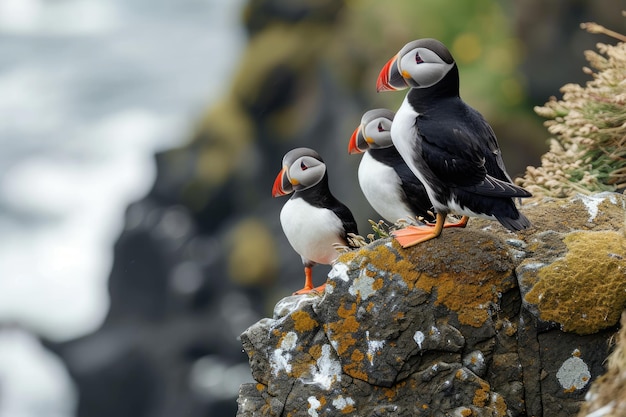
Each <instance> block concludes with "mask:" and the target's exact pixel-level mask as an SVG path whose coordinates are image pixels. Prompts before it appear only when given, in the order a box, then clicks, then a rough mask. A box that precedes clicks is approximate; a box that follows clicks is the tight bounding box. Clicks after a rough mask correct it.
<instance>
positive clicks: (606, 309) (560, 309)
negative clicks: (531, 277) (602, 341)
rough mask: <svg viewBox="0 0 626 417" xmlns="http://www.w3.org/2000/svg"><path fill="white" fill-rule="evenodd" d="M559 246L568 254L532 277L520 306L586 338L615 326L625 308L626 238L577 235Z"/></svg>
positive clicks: (608, 233) (609, 233)
mask: <svg viewBox="0 0 626 417" xmlns="http://www.w3.org/2000/svg"><path fill="white" fill-rule="evenodd" d="M563 242H564V243H565V244H566V246H567V249H568V252H567V253H566V254H565V256H564V257H563V258H561V259H558V260H556V261H555V262H553V263H552V264H550V265H548V266H545V267H543V268H541V269H539V270H538V271H537V275H538V278H539V279H538V280H537V283H536V284H535V285H534V286H533V288H532V289H531V290H530V291H529V292H528V294H526V297H525V299H526V301H527V302H529V303H531V304H535V305H537V307H538V310H539V315H540V318H541V319H542V320H545V321H553V322H557V323H560V324H561V325H562V328H563V330H564V331H567V332H574V333H578V334H591V333H595V332H597V331H599V330H601V329H605V328H607V327H611V326H613V325H615V324H616V323H617V321H618V320H619V317H620V313H621V312H622V311H623V309H624V306H625V305H626V237H624V235H623V234H621V233H618V232H613V231H598V232H590V231H580V232H573V233H570V234H568V235H567V236H566V237H565V239H564V240H563Z"/></svg>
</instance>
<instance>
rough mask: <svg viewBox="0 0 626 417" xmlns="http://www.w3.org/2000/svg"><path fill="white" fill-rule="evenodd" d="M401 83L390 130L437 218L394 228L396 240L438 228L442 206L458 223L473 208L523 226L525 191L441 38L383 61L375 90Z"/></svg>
mask: <svg viewBox="0 0 626 417" xmlns="http://www.w3.org/2000/svg"><path fill="white" fill-rule="evenodd" d="M405 88H410V90H409V92H408V94H407V95H406V97H405V99H404V102H403V103H402V105H401V106H400V109H399V110H398V111H397V112H396V116H395V118H394V121H393V124H392V128H391V137H392V140H393V144H394V146H395V147H396V149H397V150H398V152H399V153H400V155H402V158H403V159H404V160H405V162H406V163H407V165H408V166H409V167H410V168H411V171H412V172H413V173H414V174H415V175H416V176H417V177H418V178H419V179H420V181H421V182H422V183H423V184H424V186H425V187H426V190H427V192H428V195H429V197H430V200H431V202H432V203H433V206H434V208H435V211H436V212H437V222H436V224H435V227H434V228H415V227H413V228H407V229H403V230H400V231H397V232H395V233H394V236H395V237H396V238H397V239H398V241H399V242H400V243H401V244H402V245H403V246H405V247H408V246H412V245H414V244H417V243H420V242H423V241H426V240H429V239H432V238H434V237H437V236H439V234H440V233H441V230H442V228H443V225H444V222H445V217H446V215H447V214H448V213H456V214H460V215H463V216H464V217H463V219H462V220H461V224H464V222H466V221H467V218H468V217H467V216H473V217H482V218H488V219H492V220H497V221H499V222H500V224H502V225H503V226H504V227H506V228H507V229H509V230H514V231H516V230H522V229H525V228H527V227H529V226H530V222H529V221H528V219H527V218H526V217H525V216H524V215H523V214H522V213H520V212H519V211H518V209H517V207H516V206H515V201H514V200H515V199H516V198H523V197H530V196H531V194H530V193H529V192H528V191H526V190H524V189H523V188H521V187H518V186H516V185H514V184H513V183H512V181H511V178H510V177H509V175H508V174H507V172H506V169H505V167H504V162H503V160H502V156H501V154H500V148H499V147H498V142H497V139H496V136H495V134H494V132H493V130H492V129H491V127H490V126H489V124H488V123H487V122H486V121H485V119H484V118H483V116H482V115H481V114H480V113H478V111H476V110H474V109H473V108H471V107H470V106H468V105H467V104H466V103H465V102H463V100H462V99H461V98H460V96H459V72H458V67H457V65H456V62H455V61H454V59H453V57H452V55H451V54H450V52H449V51H448V49H447V48H446V47H445V46H444V45H443V44H442V43H441V42H439V41H437V40H435V39H420V40H417V41H413V42H410V43H408V44H406V45H405V46H404V47H403V48H402V49H401V50H400V52H398V54H397V55H396V56H394V57H393V58H391V59H390V60H389V61H388V62H387V64H386V65H385V66H384V67H383V69H382V71H381V72H380V75H379V77H378V81H377V90H378V91H387V90H401V89H405Z"/></svg>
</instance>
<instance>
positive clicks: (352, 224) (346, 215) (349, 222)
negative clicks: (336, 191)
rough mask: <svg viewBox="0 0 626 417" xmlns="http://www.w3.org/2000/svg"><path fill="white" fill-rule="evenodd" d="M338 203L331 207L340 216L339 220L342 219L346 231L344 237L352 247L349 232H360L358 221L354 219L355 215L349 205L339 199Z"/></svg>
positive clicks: (356, 233)
mask: <svg viewBox="0 0 626 417" xmlns="http://www.w3.org/2000/svg"><path fill="white" fill-rule="evenodd" d="M337 203H338V204H337V205H333V206H332V207H329V208H330V209H331V210H332V211H333V213H335V214H336V215H337V217H339V220H341V223H342V224H343V230H344V231H345V233H344V234H343V236H342V237H343V239H344V240H345V241H346V242H348V246H350V247H352V246H351V245H350V241H349V240H348V233H354V234H355V235H358V234H359V230H358V228H357V225H356V221H355V220H354V216H353V215H352V212H351V211H350V209H349V208H348V207H346V206H345V205H344V204H342V203H341V202H340V201H339V200H337Z"/></svg>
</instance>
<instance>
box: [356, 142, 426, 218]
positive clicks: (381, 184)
mask: <svg viewBox="0 0 626 417" xmlns="http://www.w3.org/2000/svg"><path fill="white" fill-rule="evenodd" d="M358 176H359V185H360V186H361V190H362V191H363V195H365V198H366V199H367V201H368V202H369V203H370V205H371V206H372V208H373V209H374V210H376V212H377V213H378V214H380V215H381V216H382V217H383V218H384V219H385V220H387V221H388V222H391V223H395V222H396V221H397V220H398V219H412V220H415V216H416V215H415V213H413V212H412V211H411V209H410V208H409V207H408V206H407V205H406V203H405V202H404V201H403V200H402V196H403V191H402V188H401V184H402V182H401V181H400V178H399V177H398V174H396V171H394V169H393V168H392V167H390V166H389V165H385V164H383V163H382V162H379V161H377V160H376V159H374V158H373V157H372V156H371V155H370V154H369V153H367V152H366V153H365V154H363V158H362V159H361V163H360V164H359V174H358Z"/></svg>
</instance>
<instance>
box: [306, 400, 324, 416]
mask: <svg viewBox="0 0 626 417" xmlns="http://www.w3.org/2000/svg"><path fill="white" fill-rule="evenodd" d="M307 401H308V402H309V410H308V412H307V414H308V415H310V416H311V417H319V414H317V410H319V408H320V406H321V405H322V403H321V402H320V400H318V399H317V398H315V397H309V398H308V399H307Z"/></svg>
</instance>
